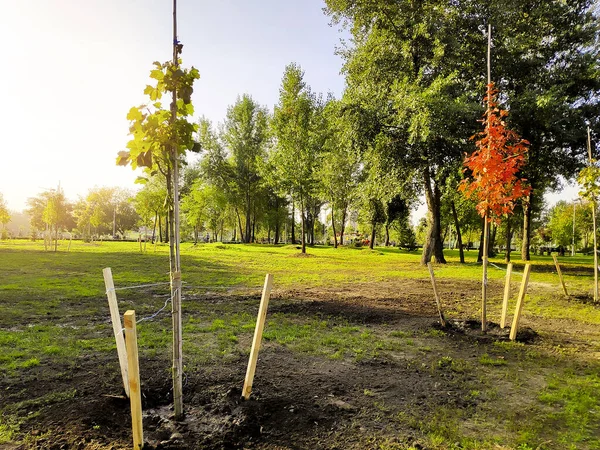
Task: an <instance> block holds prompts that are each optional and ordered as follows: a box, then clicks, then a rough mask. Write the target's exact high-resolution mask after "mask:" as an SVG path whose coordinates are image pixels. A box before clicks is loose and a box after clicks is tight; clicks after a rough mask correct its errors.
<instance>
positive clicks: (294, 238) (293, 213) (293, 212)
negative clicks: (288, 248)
mask: <svg viewBox="0 0 600 450" xmlns="http://www.w3.org/2000/svg"><path fill="white" fill-rule="evenodd" d="M295 215H296V205H295V203H294V200H292V244H295V243H296V227H295V226H294V224H295V222H296V219H295V218H294V216H295ZM302 220H304V216H302ZM303 226H304V225H303ZM303 231H304V229H303Z"/></svg>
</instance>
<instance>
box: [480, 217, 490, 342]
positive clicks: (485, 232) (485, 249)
mask: <svg viewBox="0 0 600 450" xmlns="http://www.w3.org/2000/svg"><path fill="white" fill-rule="evenodd" d="M489 225H490V224H489V222H488V213H487V212H486V213H485V217H484V219H483V276H482V283H481V331H483V332H485V331H487V311H486V310H487V282H488V279H487V267H488V239H489V234H490V226H489Z"/></svg>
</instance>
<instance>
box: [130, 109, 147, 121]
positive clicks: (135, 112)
mask: <svg viewBox="0 0 600 450" xmlns="http://www.w3.org/2000/svg"><path fill="white" fill-rule="evenodd" d="M143 118H144V115H143V114H142V112H141V111H140V110H139V108H136V107H135V106H134V107H132V108H131V109H130V110H129V112H128V113H127V120H142V119H143Z"/></svg>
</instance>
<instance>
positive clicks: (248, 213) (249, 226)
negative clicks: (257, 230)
mask: <svg viewBox="0 0 600 450" xmlns="http://www.w3.org/2000/svg"><path fill="white" fill-rule="evenodd" d="M245 230H246V232H245V237H246V239H244V242H245V243H246V244H248V243H250V242H251V236H252V235H253V233H252V205H251V204H250V186H248V187H247V189H246V228H245Z"/></svg>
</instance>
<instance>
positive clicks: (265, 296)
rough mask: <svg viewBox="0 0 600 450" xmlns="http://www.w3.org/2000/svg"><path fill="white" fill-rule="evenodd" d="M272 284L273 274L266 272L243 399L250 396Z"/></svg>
mask: <svg viewBox="0 0 600 450" xmlns="http://www.w3.org/2000/svg"><path fill="white" fill-rule="evenodd" d="M272 285H273V275H271V274H267V276H266V278H265V285H264V287H263V291H262V298H261V300H260V307H259V308H258V318H257V319H256V327H255V329H254V339H253V340H252V349H251V350H250V360H249V361H248V370H247V371H246V378H245V380H244V388H243V389H242V397H244V399H245V400H248V399H249V398H250V393H251V392H252V383H253V381H254V373H255V371H256V362H257V361H258V352H259V351H260V343H261V340H262V334H263V329H264V327H265V320H266V318H267V308H268V307H269V298H270V297H271V287H272Z"/></svg>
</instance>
